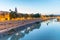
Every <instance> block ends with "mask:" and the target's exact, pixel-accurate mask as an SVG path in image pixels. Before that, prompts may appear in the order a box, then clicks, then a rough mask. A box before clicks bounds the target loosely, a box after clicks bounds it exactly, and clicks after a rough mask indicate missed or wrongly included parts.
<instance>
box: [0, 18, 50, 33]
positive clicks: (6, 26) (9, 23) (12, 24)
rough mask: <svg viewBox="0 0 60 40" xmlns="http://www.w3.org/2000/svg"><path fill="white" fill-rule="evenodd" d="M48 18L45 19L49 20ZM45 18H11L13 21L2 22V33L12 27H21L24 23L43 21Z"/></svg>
mask: <svg viewBox="0 0 60 40" xmlns="http://www.w3.org/2000/svg"><path fill="white" fill-rule="evenodd" d="M48 19H49V18H48ZM48 19H45V20H48ZM45 20H43V19H40V18H36V19H33V20H11V21H5V22H0V33H4V32H7V31H9V30H11V29H15V28H17V27H21V26H24V25H28V24H31V23H35V22H41V21H45Z"/></svg>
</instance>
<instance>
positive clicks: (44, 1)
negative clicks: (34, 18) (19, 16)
mask: <svg viewBox="0 0 60 40" xmlns="http://www.w3.org/2000/svg"><path fill="white" fill-rule="evenodd" d="M15 7H17V9H18V12H22V13H37V12H40V13H42V14H52V13H54V14H57V13H58V14H59V13H60V0H0V11H1V10H3V11H9V9H12V10H14V8H15Z"/></svg>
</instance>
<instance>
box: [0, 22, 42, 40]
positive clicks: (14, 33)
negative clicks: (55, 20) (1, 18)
mask: <svg viewBox="0 0 60 40" xmlns="http://www.w3.org/2000/svg"><path fill="white" fill-rule="evenodd" d="M40 26H41V22H38V23H33V24H28V25H25V26H23V27H20V28H16V29H13V30H11V31H9V32H7V33H5V34H6V35H3V36H1V37H0V39H1V40H19V39H20V38H23V37H24V36H25V35H26V34H29V33H30V32H31V31H33V30H34V29H39V28H40Z"/></svg>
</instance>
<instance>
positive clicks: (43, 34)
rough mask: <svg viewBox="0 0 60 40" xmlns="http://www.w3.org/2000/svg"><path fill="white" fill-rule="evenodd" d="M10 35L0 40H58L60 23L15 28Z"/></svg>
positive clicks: (41, 23) (46, 22)
mask: <svg viewBox="0 0 60 40" xmlns="http://www.w3.org/2000/svg"><path fill="white" fill-rule="evenodd" d="M16 30H17V31H16V32H14V33H13V34H10V35H4V36H2V37H0V40H60V22H57V20H55V19H54V20H48V21H44V22H40V23H34V24H29V25H26V26H24V28H17V29H16Z"/></svg>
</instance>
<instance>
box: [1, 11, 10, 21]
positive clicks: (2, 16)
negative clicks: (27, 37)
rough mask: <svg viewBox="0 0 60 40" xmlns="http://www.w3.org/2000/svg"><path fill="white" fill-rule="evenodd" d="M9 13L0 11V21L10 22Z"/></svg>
mask: <svg viewBox="0 0 60 40" xmlns="http://www.w3.org/2000/svg"><path fill="white" fill-rule="evenodd" d="M9 15H10V14H9V12H6V11H0V21H5V20H10V16H9Z"/></svg>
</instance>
